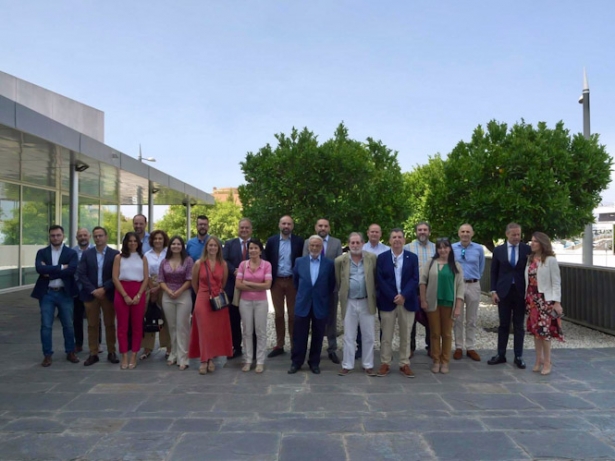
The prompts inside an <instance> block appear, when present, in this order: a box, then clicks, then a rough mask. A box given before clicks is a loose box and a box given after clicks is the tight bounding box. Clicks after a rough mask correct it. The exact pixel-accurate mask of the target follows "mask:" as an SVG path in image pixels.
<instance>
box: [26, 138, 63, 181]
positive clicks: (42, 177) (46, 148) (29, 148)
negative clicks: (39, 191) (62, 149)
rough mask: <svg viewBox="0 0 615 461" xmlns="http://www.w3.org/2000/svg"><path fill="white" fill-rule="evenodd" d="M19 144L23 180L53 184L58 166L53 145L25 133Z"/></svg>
mask: <svg viewBox="0 0 615 461" xmlns="http://www.w3.org/2000/svg"><path fill="white" fill-rule="evenodd" d="M21 146H22V153H21V165H22V171H21V173H22V179H23V181H25V182H29V183H33V184H37V185H44V186H55V184H56V171H57V170H58V166H59V165H58V162H57V156H56V148H55V146H54V145H53V144H50V143H48V142H46V141H43V140H42V139H39V138H37V137H35V136H31V135H29V134H25V133H24V134H23V143H22V144H21Z"/></svg>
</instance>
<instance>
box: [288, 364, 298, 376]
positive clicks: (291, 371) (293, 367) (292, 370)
mask: <svg viewBox="0 0 615 461" xmlns="http://www.w3.org/2000/svg"><path fill="white" fill-rule="evenodd" d="M300 368H301V367H298V366H296V365H291V366H290V368H289V369H288V374H289V375H294V374H295V373H297V372H298V371H299V369H300Z"/></svg>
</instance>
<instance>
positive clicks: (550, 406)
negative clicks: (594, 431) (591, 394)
mask: <svg viewBox="0 0 615 461" xmlns="http://www.w3.org/2000/svg"><path fill="white" fill-rule="evenodd" d="M523 395H524V396H525V397H527V398H528V399H530V400H531V401H532V402H535V403H537V404H538V405H540V406H541V407H543V408H544V409H545V410H560V409H566V410H592V409H594V408H596V407H595V406H594V405H592V403H591V402H588V401H587V400H585V399H582V398H579V397H575V396H573V395H569V394H564V393H561V392H527V393H524V394H523Z"/></svg>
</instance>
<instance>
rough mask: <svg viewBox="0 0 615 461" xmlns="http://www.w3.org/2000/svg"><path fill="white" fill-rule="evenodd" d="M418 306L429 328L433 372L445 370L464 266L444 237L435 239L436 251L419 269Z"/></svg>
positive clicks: (462, 285) (461, 292)
mask: <svg viewBox="0 0 615 461" xmlns="http://www.w3.org/2000/svg"><path fill="white" fill-rule="evenodd" d="M419 291H420V295H421V309H423V310H424V311H425V312H427V318H428V319H429V329H430V331H431V334H430V340H431V357H432V359H433V366H432V367H431V371H432V372H433V373H448V371H449V369H448V363H449V360H450V356H451V345H452V342H453V319H454V318H455V317H458V316H459V314H460V313H461V306H462V304H463V296H464V294H465V285H464V283H463V269H462V268H461V265H460V264H459V263H457V262H456V261H455V253H454V252H453V250H452V248H451V243H450V242H449V241H448V239H447V238H440V239H438V240H436V254H435V255H434V256H433V259H432V260H431V261H430V262H429V264H425V265H424V266H423V268H422V269H421V278H420V281H419Z"/></svg>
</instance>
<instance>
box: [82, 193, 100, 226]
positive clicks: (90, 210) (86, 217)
mask: <svg viewBox="0 0 615 461" xmlns="http://www.w3.org/2000/svg"><path fill="white" fill-rule="evenodd" d="M99 203H100V202H99V200H96V199H92V198H89V197H83V196H79V218H78V221H77V226H78V228H79V229H81V228H82V227H85V228H86V229H88V230H89V231H90V232H91V231H92V229H93V228H94V227H96V226H98V223H99V219H100V209H99V208H100V205H99Z"/></svg>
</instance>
